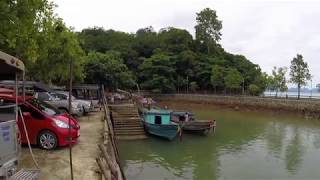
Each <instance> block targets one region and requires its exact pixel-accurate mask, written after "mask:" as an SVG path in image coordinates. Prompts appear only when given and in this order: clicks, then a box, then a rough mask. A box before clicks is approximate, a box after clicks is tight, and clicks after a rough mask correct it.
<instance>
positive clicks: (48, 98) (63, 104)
mask: <svg viewBox="0 0 320 180" xmlns="http://www.w3.org/2000/svg"><path fill="white" fill-rule="evenodd" d="M34 97H35V98H37V99H39V100H41V101H44V102H46V103H48V104H50V105H52V106H54V107H56V108H58V109H59V110H60V111H62V112H67V113H70V112H69V110H68V109H69V101H68V100H67V99H60V98H57V97H54V96H53V95H51V94H50V93H49V92H36V93H35V95H34ZM70 114H72V115H76V116H81V115H83V108H82V105H81V104H80V103H79V102H76V101H72V102H71V113H70Z"/></svg>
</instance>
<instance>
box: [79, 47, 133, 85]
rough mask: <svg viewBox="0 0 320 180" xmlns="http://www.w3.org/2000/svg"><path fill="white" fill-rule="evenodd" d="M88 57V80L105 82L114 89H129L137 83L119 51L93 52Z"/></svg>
mask: <svg viewBox="0 0 320 180" xmlns="http://www.w3.org/2000/svg"><path fill="white" fill-rule="evenodd" d="M86 59H87V63H86V65H85V73H86V82H89V83H98V84H104V85H105V86H107V87H109V88H112V89H115V88H125V89H127V88H132V87H134V86H135V85H136V82H135V80H134V78H133V76H132V73H131V72H130V71H129V70H128V67H127V66H126V65H125V64H124V63H123V60H122V59H121V57H120V53H119V52H117V51H107V52H106V53H99V52H91V53H89V54H88V56H87V57H86Z"/></svg>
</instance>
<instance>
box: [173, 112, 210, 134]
mask: <svg viewBox="0 0 320 180" xmlns="http://www.w3.org/2000/svg"><path fill="white" fill-rule="evenodd" d="M186 113H187V114H188V116H189V118H188V121H186V120H185V114H186ZM171 121H172V122H175V123H182V124H183V125H182V129H183V131H186V132H191V133H203V134H208V133H210V132H212V131H214V130H215V127H216V121H215V120H196V119H195V117H194V114H193V113H191V112H172V113H171Z"/></svg>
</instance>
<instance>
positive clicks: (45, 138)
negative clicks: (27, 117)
mask: <svg viewBox="0 0 320 180" xmlns="http://www.w3.org/2000/svg"><path fill="white" fill-rule="evenodd" d="M38 145H39V146H40V147H41V148H42V149H46V150H52V149H55V148H56V147H57V146H58V138H57V136H56V135H55V134H54V133H52V132H51V131H42V132H41V133H40V134H39V138H38Z"/></svg>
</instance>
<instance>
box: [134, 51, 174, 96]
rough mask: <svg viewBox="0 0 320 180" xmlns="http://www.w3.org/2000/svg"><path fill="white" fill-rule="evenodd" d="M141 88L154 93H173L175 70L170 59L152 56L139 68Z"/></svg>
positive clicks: (165, 55) (159, 55)
mask: <svg viewBox="0 0 320 180" xmlns="http://www.w3.org/2000/svg"><path fill="white" fill-rule="evenodd" d="M139 72H140V73H139V82H140V83H141V87H142V88H144V89H146V90H151V91H152V92H155V93H171V92H175V76H176V74H175V69H174V61H172V57H171V56H168V55H167V54H163V53H159V54H154V55H153V56H151V57H150V58H147V59H146V60H145V61H144V62H143V63H142V64H141V66H140V67H139Z"/></svg>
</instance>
